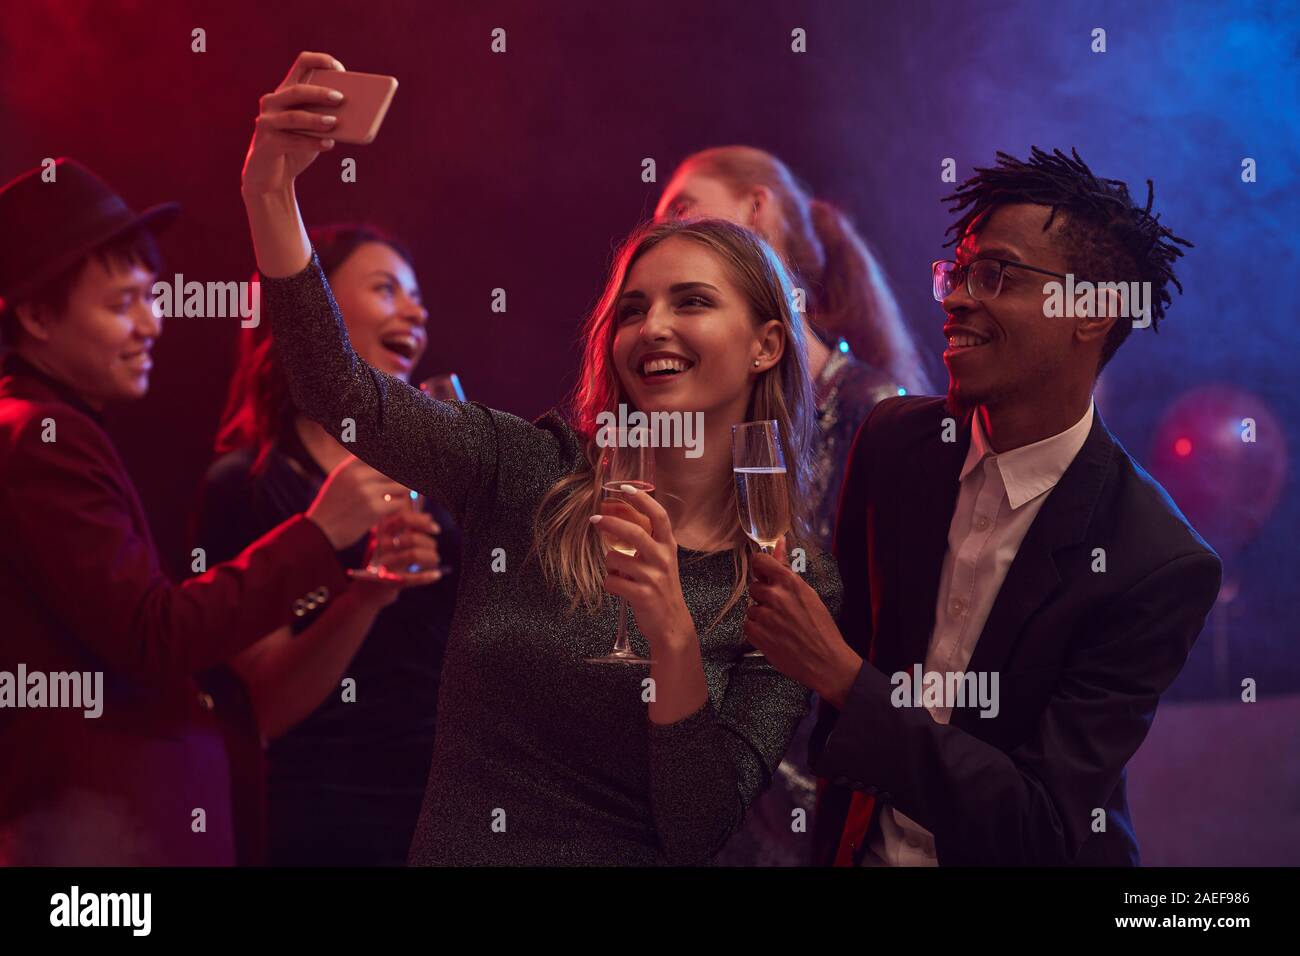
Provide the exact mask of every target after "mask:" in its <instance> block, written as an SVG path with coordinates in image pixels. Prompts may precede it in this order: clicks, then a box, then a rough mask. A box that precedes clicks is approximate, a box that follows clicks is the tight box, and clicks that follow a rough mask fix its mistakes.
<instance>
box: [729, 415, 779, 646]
mask: <svg viewBox="0 0 1300 956" xmlns="http://www.w3.org/2000/svg"><path fill="white" fill-rule="evenodd" d="M731 463H732V472H733V473H734V474H735V476H736V507H737V510H738V511H739V512H740V526H741V527H742V528H743V529H744V531H745V534H746V536H747V537H748V538H749V540H751V541H753V542H754V544H756V545H758V547H759V550H760V551H762V552H763V553H764V554H772V553H773V552H774V551H775V550H776V545H777V542H779V541H780V540H781V539H782V538H784V537H785V535H786V532H788V531H789V530H790V497H789V494H788V493H787V489H786V470H785V450H784V449H783V448H782V446H781V431H780V427H779V425H778V423H777V422H776V421H775V420H768V421H759V422H744V423H743V424H739V425H733V426H732V427H731ZM745 656H746V657H762V656H763V654H762V652H761V651H752V650H751V651H746V652H745Z"/></svg>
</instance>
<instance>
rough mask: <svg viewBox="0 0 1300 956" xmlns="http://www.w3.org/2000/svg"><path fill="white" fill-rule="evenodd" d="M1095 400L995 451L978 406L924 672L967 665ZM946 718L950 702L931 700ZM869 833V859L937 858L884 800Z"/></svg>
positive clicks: (934, 713)
mask: <svg viewBox="0 0 1300 956" xmlns="http://www.w3.org/2000/svg"><path fill="white" fill-rule="evenodd" d="M1092 417H1093V403H1092V402H1091V401H1089V402H1088V410H1087V411H1086V412H1085V413H1084V415H1083V417H1082V418H1080V419H1079V420H1078V421H1077V422H1075V423H1074V424H1073V425H1071V426H1070V427H1069V428H1067V429H1066V430H1065V431H1063V432H1060V433H1058V434H1056V435H1053V436H1052V437H1051V438H1044V439H1043V440H1042V441H1037V442H1034V443H1033V444H1032V445H1024V446H1022V447H1020V448H1013V449H1011V450H1010V451H1005V452H1003V453H1002V454H997V453H996V452H994V451H993V449H992V448H990V447H989V443H988V438H987V437H985V435H984V429H983V427H982V425H981V424H980V414H979V412H978V411H977V412H976V413H975V415H973V416H972V425H971V442H970V451H968V452H967V454H966V462H965V464H963V465H962V469H961V474H960V476H959V477H958V481H959V482H960V484H961V487H960V489H959V491H958V493H957V506H956V507H955V508H954V509H953V513H952V522H951V523H950V524H949V526H948V550H947V552H946V553H945V554H944V558H943V569H942V571H941V572H940V576H939V596H938V600H937V602H936V605H935V614H934V631H933V632H932V633H931V635H930V644H929V647H928V650H927V651H926V655H925V672H926V673H927V674H928V673H930V672H938V673H941V674H944V675H946V674H948V673H950V672H951V673H963V672H964V671H965V670H966V665H967V664H968V663H969V662H970V659H971V655H972V654H973V653H974V651H975V644H976V643H977V642H978V641H979V637H980V632H982V631H983V630H984V623H985V621H987V620H988V616H989V612H990V611H991V610H992V609H993V602H994V600H995V599H996V598H997V596H998V591H999V590H1000V589H1001V588H1002V582H1003V581H1004V580H1006V576H1007V571H1008V569H1009V568H1010V567H1011V562H1012V561H1013V560H1014V559H1015V556H1016V552H1017V551H1019V550H1020V543H1021V542H1022V541H1024V539H1025V535H1026V534H1027V533H1028V532H1029V526H1030V525H1032V524H1033V523H1034V518H1035V517H1036V516H1037V515H1038V511H1039V509H1040V508H1042V507H1043V502H1045V501H1046V500H1047V496H1048V494H1049V493H1050V492H1051V490H1052V489H1053V488H1054V487H1055V486H1056V483H1057V482H1058V481H1060V480H1061V476H1062V475H1063V474H1065V470H1066V469H1067V468H1069V467H1070V462H1072V461H1074V457H1075V455H1077V454H1078V453H1079V449H1080V448H1082V447H1083V443H1084V440H1085V439H1086V438H1087V437H1088V432H1089V431H1090V430H1091V429H1092ZM927 710H929V711H930V716H931V717H933V718H934V720H935V721H936V722H938V723H941V724H946V723H948V720H949V718H950V717H951V716H952V708H951V707H945V706H934V707H927ZM878 821H879V823H878V826H876V827H874V828H873V830H872V833H871V835H870V837H869V838H868V843H867V849H868V851H869V852H868V853H866V854H864V861H863V863H864V865H872V866H881V865H884V866H937V865H938V858H937V856H936V854H935V848H934V835H933V834H931V833H930V831H929V830H927V829H926V828H925V827H923V826H921V825H920V824H919V823H917V822H916V821H915V820H912V819H910V818H909V817H908V816H907V815H905V814H903V813H900V812H899V811H898V810H896V809H894V808H893V807H891V806H888V805H886V806H884V807H883V808H882V809H881V812H880V814H879V817H878Z"/></svg>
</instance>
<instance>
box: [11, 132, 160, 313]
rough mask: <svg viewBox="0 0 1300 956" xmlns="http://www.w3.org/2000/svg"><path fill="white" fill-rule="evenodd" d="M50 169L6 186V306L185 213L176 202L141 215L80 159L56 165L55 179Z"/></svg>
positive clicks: (25, 175)
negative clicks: (117, 241)
mask: <svg viewBox="0 0 1300 956" xmlns="http://www.w3.org/2000/svg"><path fill="white" fill-rule="evenodd" d="M46 169H51V168H50V167H47V166H38V167H36V168H35V169H30V170H28V171H27V172H25V173H23V174H22V175H20V176H18V177H17V178H15V179H13V180H10V181H9V182H8V183H6V184H5V185H4V186H0V242H2V243H3V247H2V248H0V303H14V302H19V301H21V300H22V299H23V298H25V297H26V296H28V295H30V294H31V293H33V292H35V291H36V290H38V289H39V288H40V287H41V286H42V285H44V284H45V283H46V282H48V281H49V280H50V279H53V278H54V277H55V276H57V275H59V273H61V272H63V271H64V270H65V269H68V268H70V267H72V266H73V265H75V264H76V263H77V261H78V260H80V259H82V258H84V257H85V256H87V255H89V254H90V253H91V252H93V251H94V250H95V249H96V248H98V247H99V246H101V245H103V244H104V243H106V242H108V241H109V240H110V239H114V238H116V237H117V236H120V235H122V234H123V233H125V232H129V231H130V230H132V229H135V228H136V227H138V226H144V227H146V228H148V229H149V230H150V231H151V232H154V233H158V232H161V231H162V230H163V229H165V228H167V227H168V226H169V225H171V224H172V222H173V221H175V219H176V216H177V214H178V213H179V212H180V208H181V207H180V205H179V204H177V203H174V202H170V203H163V204H161V205H158V206H153V207H151V208H149V209H146V210H145V211H144V212H135V211H134V210H133V209H131V207H130V206H128V205H127V204H126V201H125V200H124V199H122V197H121V196H119V195H118V194H117V193H115V192H114V191H113V189H112V187H111V186H109V185H108V183H106V182H104V180H102V179H100V178H99V177H98V176H96V175H95V174H94V173H93V172H91V171H90V170H89V169H87V168H86V167H85V166H83V165H82V164H81V163H79V162H77V161H76V160H75V159H68V158H67V157H64V158H62V159H58V160H56V161H55V163H54V166H53V167H52V169H51V173H52V174H51V173H46ZM43 174H44V175H43ZM47 179H48V181H46V180H47Z"/></svg>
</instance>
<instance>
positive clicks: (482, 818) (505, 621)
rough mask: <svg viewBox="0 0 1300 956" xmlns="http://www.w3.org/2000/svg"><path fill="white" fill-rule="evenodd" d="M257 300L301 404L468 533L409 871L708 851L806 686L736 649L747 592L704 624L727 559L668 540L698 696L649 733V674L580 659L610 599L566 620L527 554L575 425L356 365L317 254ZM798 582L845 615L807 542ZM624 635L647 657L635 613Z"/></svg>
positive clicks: (571, 448)
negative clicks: (696, 668) (694, 645)
mask: <svg viewBox="0 0 1300 956" xmlns="http://www.w3.org/2000/svg"><path fill="white" fill-rule="evenodd" d="M262 296H263V307H264V311H265V314H266V315H267V316H268V318H269V321H270V322H271V327H272V330H273V334H274V338H275V343H276V348H277V351H278V355H279V358H280V360H281V362H282V365H283V367H284V369H285V372H286V375H287V376H288V379H289V382H290V388H291V391H292V394H293V397H294V400H295V402H296V403H297V404H298V406H299V408H300V409H301V410H302V411H303V412H304V413H305V414H307V415H308V416H310V417H311V418H313V419H315V420H316V421H318V422H320V423H321V424H322V425H323V426H325V427H326V428H327V429H330V430H331V431H336V432H337V431H341V430H342V429H344V428H346V427H348V425H349V424H351V425H352V426H353V427H354V429H355V435H354V441H353V442H352V443H351V444H350V446H349V447H350V448H351V449H352V450H353V451H354V453H355V454H356V455H357V456H358V457H359V458H361V459H363V460H365V461H367V462H369V463H370V464H371V465H373V466H374V467H376V468H378V469H379V470H380V471H382V472H384V473H385V474H387V475H389V476H391V477H392V478H394V479H395V480H397V481H399V482H401V483H403V484H405V485H407V486H409V487H411V488H415V489H416V490H418V491H421V492H423V493H426V494H428V495H430V496H432V497H435V498H437V499H438V500H439V501H441V502H442V503H443V504H444V505H445V506H446V507H447V508H448V510H449V511H450V512H451V514H452V516H453V517H454V519H455V520H456V521H457V523H458V524H459V525H460V527H461V531H462V548H463V550H462V561H461V569H460V572H459V573H461V580H460V583H459V590H458V592H457V600H456V615H455V618H454V620H453V622H452V630H451V636H450V638H449V641H448V646H447V652H446V657H445V660H444V662H443V676H442V684H441V687H440V690H439V696H438V718H437V734H436V742H435V746H434V754H433V761H432V765H431V767H430V770H429V781H428V786H427V789H426V792H425V797H424V802H423V806H422V809H421V812H420V818H419V822H418V824H417V826H416V832H415V838H414V840H413V842H412V845H411V852H410V856H409V862H410V863H411V864H415V865H483V864H507V865H564V864H569V865H657V864H703V863H707V862H709V861H710V860H711V859H712V857H713V855H714V854H715V853H716V852H717V851H718V849H719V848H720V847H721V846H722V844H723V843H724V842H725V841H726V839H727V837H728V836H729V835H730V834H731V833H732V832H734V831H735V830H736V829H737V827H738V826H739V825H740V823H741V821H742V819H743V816H744V813H745V810H746V808H747V807H748V806H749V804H750V803H751V802H752V801H753V799H754V797H755V795H756V794H757V793H758V792H759V791H760V790H761V789H762V788H763V787H765V786H766V785H767V784H768V782H769V781H770V779H771V775H772V773H773V772H774V771H775V769H776V767H777V765H778V764H779V763H780V760H781V757H782V754H783V753H784V751H785V749H786V746H787V745H788V743H789V741H790V738H791V736H792V734H793V733H794V730H795V727H796V726H797V725H798V724H799V721H800V719H801V718H802V717H803V715H804V714H805V713H806V712H807V707H808V696H809V695H808V692H807V691H806V690H805V689H804V688H803V687H801V686H800V685H798V684H797V683H795V682H794V681H792V680H790V679H788V678H786V677H784V676H783V675H781V674H780V673H778V672H777V671H776V670H775V669H774V668H772V667H771V665H769V664H767V663H766V662H765V661H764V660H763V659H761V658H743V657H740V656H739V653H738V648H739V646H740V644H741V642H742V639H743V636H742V632H741V625H742V623H743V619H744V603H745V602H744V601H743V600H742V601H741V602H740V603H738V604H737V605H736V606H735V607H733V608H732V609H731V610H730V611H729V612H728V614H727V615H726V617H725V618H724V619H723V620H722V621H721V622H719V623H718V624H716V625H714V626H713V627H712V628H711V629H707V630H706V627H705V625H707V624H708V623H709V622H710V621H712V619H713V618H714V616H715V615H716V614H717V612H718V611H719V610H720V609H721V608H722V606H723V605H724V603H725V602H726V599H727V596H728V594H729V593H730V590H731V585H732V580H733V577H732V576H733V573H734V572H733V562H732V557H731V554H730V552H726V551H724V552H717V553H712V554H704V553H700V552H694V551H690V550H688V549H685V548H683V549H680V551H679V556H678V557H679V565H680V575H681V583H682V591H683V594H684V595H685V598H686V603H687V606H688V607H689V608H690V610H691V613H692V616H693V617H694V620H695V622H696V627H697V630H698V631H699V632H700V641H701V649H702V657H703V661H704V670H705V677H706V680H707V683H708V690H709V699H708V702H707V703H706V704H705V705H704V706H703V707H702V708H701V709H700V710H699V711H697V712H696V713H694V714H692V715H690V716H688V717H686V718H684V719H683V720H681V721H678V722H677V723H674V724H670V725H665V726H659V725H654V724H651V722H650V720H649V717H648V714H647V705H646V703H645V700H644V695H645V692H646V688H645V687H644V685H643V681H644V680H645V679H646V677H647V676H648V669H646V668H640V667H619V666H600V665H593V664H589V663H587V662H586V661H585V658H587V657H590V656H598V655H601V654H604V653H607V652H608V650H609V648H610V646H611V644H612V641H613V636H614V632H615V626H616V617H615V614H616V608H617V605H616V603H615V601H614V600H613V598H612V597H611V598H610V599H609V600H607V601H606V603H605V605H604V606H603V607H602V608H601V610H600V611H599V612H598V613H595V614H587V613H584V612H582V611H578V612H576V613H574V614H570V613H569V612H568V601H567V599H566V598H564V597H563V596H562V595H561V594H559V593H558V592H557V591H555V590H554V589H553V588H552V587H551V586H550V585H548V583H547V581H546V580H545V578H544V577H543V575H542V573H541V570H540V568H539V567H538V565H537V562H536V560H535V558H529V551H530V544H531V543H532V522H533V517H534V514H535V512H536V509H537V507H538V505H539V503H540V501H541V499H542V496H543V495H544V494H545V492H546V491H547V490H548V489H549V488H550V487H551V485H552V484H554V483H555V482H556V481H557V480H558V479H560V478H562V477H564V476H565V475H568V474H571V473H573V472H574V471H575V470H577V469H579V468H586V467H587V465H586V457H585V455H584V454H583V448H582V441H581V438H580V436H579V435H578V434H577V433H576V432H575V431H574V430H573V429H572V428H571V427H570V426H569V425H568V424H567V422H565V421H564V420H563V418H561V416H559V415H558V414H557V413H555V412H551V413H548V414H547V415H544V416H543V417H541V418H540V419H538V420H537V421H536V422H535V423H530V422H528V421H525V420H524V419H522V418H519V417H517V416H514V415H510V414H508V413H505V412H501V411H496V410H493V409H490V408H487V407H485V406H483V405H481V404H479V403H476V402H468V403H462V402H440V401H435V400H434V399H431V398H429V397H428V396H426V395H424V394H423V393H422V392H420V391H419V390H417V389H414V388H412V387H410V386H409V385H407V384H406V383H404V382H402V381H400V380H398V379H395V378H392V377H390V376H388V375H385V374H384V373H382V372H379V371H377V370H375V369H373V368H371V367H370V366H368V365H366V364H365V363H364V362H362V361H361V360H360V358H358V356H357V355H356V353H355V352H354V351H353V350H352V348H351V346H350V344H349V343H348V339H347V332H346V329H345V327H344V325H343V321H342V318H341V316H340V315H339V311H338V307H337V305H336V304H335V302H334V298H333V295H332V294H331V293H330V291H329V286H328V283H327V282H326V281H325V278H324V276H323V274H322V273H321V270H320V267H319V264H318V262H317V261H316V259H315V256H314V255H313V259H312V262H311V263H310V264H309V265H308V266H307V268H306V269H305V270H304V271H303V272H301V273H298V274H297V275H295V276H291V277H288V278H285V279H264V280H263V284H262ZM345 419H347V420H350V423H349V422H348V421H345ZM526 559H527V560H526ZM804 575H805V579H806V580H807V581H808V583H809V584H810V585H812V586H813V587H814V588H815V589H816V590H817V592H818V593H819V594H820V595H821V597H822V599H823V601H825V602H826V604H827V606H828V607H829V608H830V609H831V611H832V613H834V614H837V615H838V613H839V609H840V601H841V584H840V579H839V573H838V570H837V569H836V567H835V563H834V560H833V559H832V558H831V557H830V556H829V555H826V554H824V553H823V552H821V551H818V550H815V549H811V548H810V549H809V551H808V561H807V569H806V571H805V572H804ZM631 643H632V646H633V648H634V649H635V650H637V651H639V652H640V653H642V654H646V653H648V650H649V648H648V647H647V645H646V642H645V639H644V638H643V637H642V636H641V633H640V631H639V630H638V629H637V628H636V625H635V617H634V616H633V621H632V626H631ZM364 692H365V689H364V688H361V687H358V688H357V693H358V694H362V693H364Z"/></svg>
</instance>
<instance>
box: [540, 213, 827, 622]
mask: <svg viewBox="0 0 1300 956" xmlns="http://www.w3.org/2000/svg"><path fill="white" fill-rule="evenodd" d="M667 239H681V240H685V241H688V242H695V243H698V244H700V245H702V246H704V247H705V248H706V249H708V250H709V251H711V252H712V253H713V254H714V255H715V256H717V257H718V259H719V260H721V262H722V263H723V265H724V267H725V268H726V270H727V272H728V274H729V277H730V278H731V280H732V281H733V282H734V283H735V284H736V286H737V288H738V289H740V291H741V293H742V294H743V295H744V297H745V300H746V302H747V304H748V305H749V308H750V311H751V312H752V314H753V318H754V325H755V327H759V326H761V325H763V324H764V323H767V322H769V321H771V320H773V319H776V320H778V321H780V322H781V324H782V326H783V328H784V330H785V348H784V351H783V353H782V356H781V359H780V361H778V362H777V364H776V365H774V366H772V368H770V369H768V370H767V371H765V372H763V373H761V374H760V375H759V376H758V380H757V381H756V382H755V384H754V390H753V394H752V395H751V397H750V401H749V405H748V408H747V411H746V417H745V420H746V421H760V420H766V419H775V420H776V421H777V422H779V423H780V426H779V427H780V430H781V437H782V439H783V440H784V443H785V455H786V474H787V481H786V494H787V495H788V496H789V504H790V514H791V516H792V520H793V522H794V527H793V528H792V532H793V535H794V543H795V546H799V545H800V544H802V543H804V542H806V541H807V539H808V527H807V516H808V511H809V507H810V506H809V501H810V497H809V491H808V475H809V463H810V460H811V447H810V446H811V440H812V432H813V428H814V419H813V415H814V405H813V393H812V382H811V379H810V378H809V374H808V359H807V349H806V344H805V339H804V336H805V329H804V324H803V319H802V317H801V316H800V314H799V313H798V312H797V311H796V310H795V309H794V308H793V289H792V286H791V283H790V280H789V276H788V274H787V273H786V271H785V268H784V267H783V266H782V264H781V260H780V259H779V258H778V257H777V255H776V254H775V253H774V252H773V251H772V249H771V247H769V246H768V245H767V243H765V242H764V241H763V240H762V239H761V238H760V237H759V236H757V235H755V234H754V233H752V232H750V231H749V230H748V229H745V228H743V227H741V226H738V225H735V224H734V223H730V222H726V221H723V220H721V219H699V220H694V221H675V222H664V223H647V224H646V225H644V226H642V227H640V228H639V229H637V230H636V231H635V232H634V233H633V234H632V235H631V236H629V237H628V238H627V240H626V241H625V242H624V243H623V245H622V247H621V248H620V249H619V250H618V252H617V253H616V254H615V256H614V262H613V266H612V268H611V270H610V275H609V280H608V282H607V283H606V285H605V291H604V293H603V294H602V295H601V297H600V300H599V301H598V302H597V304H596V307H595V308H594V309H593V310H592V312H591V314H590V316H588V318H587V320H586V322H585V324H584V325H583V330H582V341H583V354H582V364H581V369H580V372H579V376H578V381H577V384H576V385H575V387H574V390H573V393H572V395H571V397H570V400H569V421H570V424H571V425H572V427H573V428H574V430H575V431H576V432H577V433H578V434H579V435H580V436H581V437H582V439H583V441H584V455H585V457H586V464H587V467H585V468H580V469H579V470H578V471H576V472H574V473H573V474H571V475H568V476H567V477H565V478H562V479H561V480H560V481H558V482H556V483H555V485H553V486H552V487H551V488H550V489H549V490H548V491H547V493H546V495H545V497H544V498H543V499H542V503H541V505H540V506H539V507H538V510H537V515H536V516H535V520H534V529H533V552H534V553H535V554H536V555H537V557H538V559H539V562H540V564H541V568H542V571H543V573H544V575H545V577H546V579H547V580H548V581H549V582H550V583H551V584H552V585H553V586H556V587H558V588H560V590H562V591H563V592H564V593H565V594H567V595H568V596H569V598H570V606H569V611H570V613H573V612H574V611H576V610H577V609H578V608H579V606H581V607H583V608H584V609H585V610H587V611H589V612H591V611H595V610H597V609H598V608H599V607H600V606H601V605H602V604H603V602H604V599H605V591H604V589H603V587H602V582H603V580H604V576H605V562H604V555H603V550H602V548H601V546H600V541H599V539H598V537H597V535H595V534H594V533H592V530H591V525H590V521H589V519H590V517H591V516H592V515H593V514H595V513H596V511H597V509H598V506H599V504H600V500H601V488H600V475H599V459H600V453H601V451H602V449H601V448H600V447H599V445H598V443H597V441H596V435H597V433H598V431H599V428H600V421H601V418H600V416H601V413H602V412H610V413H615V414H616V413H617V409H618V406H619V404H620V403H623V404H626V405H627V406H628V408H629V409H634V405H633V404H632V403H631V402H630V401H629V400H628V396H627V394H626V393H625V392H624V390H623V387H622V385H621V383H620V382H619V378H618V373H617V371H616V370H615V367H614V363H613V359H612V349H613V342H614V332H615V330H616V328H617V308H618V301H619V298H620V297H621V296H622V294H623V291H624V286H625V283H626V281H627V276H628V273H629V272H630V271H631V269H632V267H633V265H635V264H636V262H637V260H638V259H640V258H641V256H643V255H645V254H646V253H647V252H649V251H650V250H651V249H653V248H655V247H656V246H658V245H660V244H661V243H663V242H664V241H665V240H667ZM727 484H728V490H726V491H724V490H723V489H722V488H719V489H718V493H719V495H721V496H724V497H725V498H726V499H727V503H728V508H727V509H725V510H724V511H721V512H720V513H719V521H718V532H719V536H720V537H725V538H726V539H728V540H730V541H731V542H732V557H733V560H734V564H733V568H734V571H735V581H734V585H733V587H732V591H731V594H730V596H729V599H728V601H727V603H726V604H725V606H724V607H723V608H722V610H721V611H720V612H719V613H718V615H717V617H715V618H714V620H713V621H712V622H710V623H709V625H708V626H709V627H712V626H713V625H714V624H716V623H717V622H718V621H719V620H721V619H722V618H723V617H724V616H725V615H726V613H727V612H728V611H729V610H730V609H731V608H732V606H734V605H735V603H736V602H737V601H738V600H739V599H740V596H741V595H742V594H743V593H744V589H745V581H746V579H747V578H748V571H749V557H748V547H747V540H748V539H747V538H746V537H745V534H744V531H743V530H742V528H741V526H740V517H739V512H738V511H737V506H736V488H735V483H734V482H733V481H731V480H730V478H729V479H728V483H727ZM543 542H544V543H545V546H542V545H543Z"/></svg>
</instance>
